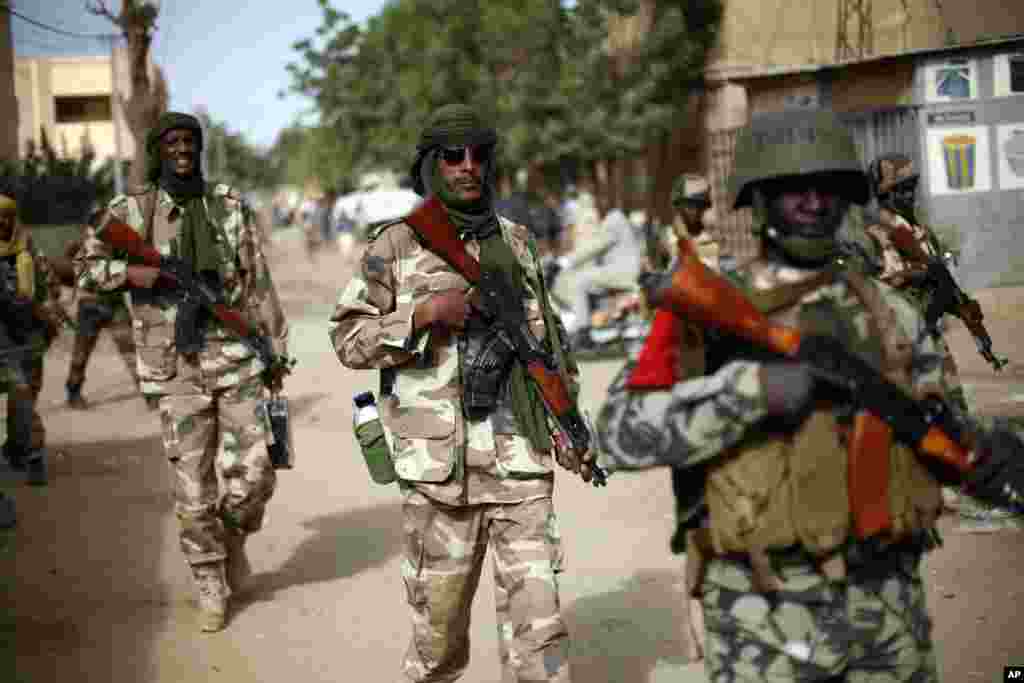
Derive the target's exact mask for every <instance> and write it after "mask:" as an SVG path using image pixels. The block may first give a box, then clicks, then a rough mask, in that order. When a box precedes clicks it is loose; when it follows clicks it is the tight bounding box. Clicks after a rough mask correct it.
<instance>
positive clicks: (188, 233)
mask: <svg viewBox="0 0 1024 683" xmlns="http://www.w3.org/2000/svg"><path fill="white" fill-rule="evenodd" d="M202 145H203V136H202V130H201V128H200V125H199V121H198V120H197V119H196V118H195V117H193V116H190V115H188V114H180V113H176V112H168V113H166V114H164V115H162V116H161V117H160V119H159V120H158V121H157V124H156V126H155V127H154V128H153V129H152V130H151V131H150V132H149V134H148V135H147V138H146V155H147V167H146V178H147V180H148V185H146V186H145V187H144V188H142V190H141V191H140V192H138V193H136V194H130V195H120V196H117V197H115V198H114V199H113V200H112V201H111V203H110V205H109V207H108V212H109V214H110V216H111V217H112V218H116V219H118V220H120V221H122V222H124V223H126V224H128V225H129V226H130V227H132V228H133V229H134V230H135V231H136V232H138V233H139V234H140V235H141V236H142V237H143V238H144V239H145V240H146V241H147V242H149V243H150V244H152V245H153V246H154V247H156V248H157V249H158V250H159V251H160V253H162V254H169V255H171V256H174V257H177V258H179V259H181V260H182V261H184V262H185V263H186V264H188V265H189V266H191V269H192V271H193V273H194V277H196V278H200V279H202V280H203V282H204V283H205V284H206V285H207V286H208V287H210V288H212V289H214V290H215V291H217V292H219V293H220V294H221V296H222V299H223V301H224V302H225V303H226V304H227V305H228V306H231V307H233V308H235V309H237V310H239V311H241V312H242V313H243V314H244V315H246V316H247V317H248V318H249V319H250V320H253V321H255V322H256V325H257V326H258V328H259V329H260V331H261V332H263V333H264V334H266V335H267V336H268V337H269V338H270V341H271V344H272V346H273V348H274V350H275V352H277V353H281V354H283V353H284V352H285V347H286V342H287V336H288V327H287V324H286V321H285V317H284V313H283V311H282V309H281V305H280V302H279V300H278V298H277V293H276V291H275V289H274V285H273V281H272V280H271V277H270V270H269V267H268V264H267V259H266V257H265V255H264V253H263V246H262V234H261V231H260V230H259V227H258V226H257V225H256V224H255V222H254V221H253V217H252V212H251V211H250V210H249V207H248V206H247V205H246V204H245V203H244V202H243V201H242V197H241V195H240V194H239V193H238V192H237V191H236V190H235V189H233V188H231V187H228V186H227V185H223V184H219V183H210V182H207V181H206V180H205V179H204V178H203V175H202V172H201V170H200V168H199V154H200V151H201V149H202ZM109 220H110V219H109V218H108V220H107V221H106V222H104V224H103V225H101V226H100V228H99V229H98V230H97V236H95V237H88V238H87V239H86V240H85V243H84V244H83V247H82V250H81V251H80V252H79V254H78V257H77V258H76V261H75V272H76V274H77V276H78V284H79V286H80V287H81V288H82V289H85V290H89V291H96V292H118V291H123V290H127V291H128V293H129V297H130V302H131V310H132V324H133V326H134V328H135V330H136V334H137V336H136V338H135V340H136V354H137V359H138V372H139V378H140V382H141V389H142V392H143V394H145V395H146V396H147V397H154V398H156V399H157V400H158V401H159V410H160V418H161V422H162V424H163V443H164V452H165V454H166V456H167V459H168V461H169V462H170V465H171V467H172V468H173V470H174V477H175V491H174V498H175V503H174V510H175V514H176V515H177V517H178V520H179V521H180V523H181V533H180V542H181V549H182V552H183V553H184V555H185V559H186V561H187V562H188V564H189V566H190V567H191V570H192V573H193V576H194V578H195V580H196V583H197V585H198V588H199V608H200V614H199V616H200V619H199V626H200V628H201V630H203V631H208V632H209V631H218V630H220V629H222V628H223V627H224V624H225V619H226V615H227V610H228V598H229V597H230V596H231V594H232V592H233V591H237V590H238V588H239V586H240V584H241V582H242V581H243V580H244V579H245V577H246V576H247V575H248V573H249V562H248V558H247V557H246V554H245V541H246V538H247V537H248V535H249V534H251V533H254V532H256V531H257V530H259V528H260V527H261V525H262V523H263V513H264V509H265V507H266V505H267V501H268V500H270V497H271V496H272V494H273V492H274V487H275V482H276V475H275V472H274V469H273V467H272V465H271V462H270V458H269V456H268V454H267V447H266V427H265V425H264V421H263V420H262V419H261V418H260V417H259V414H258V407H259V405H260V401H261V400H262V399H263V397H264V394H265V392H266V391H267V388H268V387H269V388H271V389H272V390H277V389H280V386H281V382H282V377H281V376H280V375H277V376H273V377H269V378H268V377H266V376H265V370H266V368H265V367H264V365H263V363H262V361H261V360H260V359H259V357H258V356H256V355H255V354H254V353H253V352H252V351H250V350H249V348H248V347H247V346H245V345H244V344H242V343H241V341H240V340H239V338H238V337H237V336H236V335H235V334H234V333H233V332H231V331H230V330H228V329H226V328H224V327H223V326H222V325H221V324H220V323H219V322H218V321H217V320H216V319H215V318H213V317H212V316H211V315H210V314H209V312H208V311H206V310H204V309H202V308H200V307H199V306H197V305H194V303H193V302H191V301H183V300H182V297H181V293H180V291H179V290H178V289H177V287H176V286H173V285H171V286H168V285H165V284H164V282H165V281H164V279H163V278H161V275H160V271H159V269H157V268H154V267H151V266H144V265H135V264H132V263H128V262H126V261H125V260H122V259H121V258H118V257H117V256H116V255H115V254H114V253H112V250H111V249H110V248H109V246H108V245H107V244H105V243H104V242H103V241H101V240H102V237H103V230H104V227H105V226H106V225H107V223H109ZM97 237H98V238H97Z"/></svg>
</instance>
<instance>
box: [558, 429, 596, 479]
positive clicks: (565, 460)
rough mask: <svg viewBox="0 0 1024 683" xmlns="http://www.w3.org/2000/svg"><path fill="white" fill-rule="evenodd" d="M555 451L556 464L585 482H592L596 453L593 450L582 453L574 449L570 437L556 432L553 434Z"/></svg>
mask: <svg viewBox="0 0 1024 683" xmlns="http://www.w3.org/2000/svg"><path fill="white" fill-rule="evenodd" d="M552 440H553V442H554V449H555V462H557V463H558V464H559V465H560V466H562V467H563V468H565V469H567V470H569V471H570V472H572V473H573V474H578V475H580V476H581V477H582V478H583V481H585V482H588V483H589V482H590V480H591V479H593V478H594V452H593V451H591V450H588V451H586V452H585V453H580V452H579V451H578V450H576V449H574V448H573V447H572V443H571V442H570V441H569V437H567V436H566V435H565V433H564V432H562V431H559V430H555V431H554V433H553V434H552Z"/></svg>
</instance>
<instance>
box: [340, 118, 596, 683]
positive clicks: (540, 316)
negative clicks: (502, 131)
mask: <svg viewBox="0 0 1024 683" xmlns="http://www.w3.org/2000/svg"><path fill="white" fill-rule="evenodd" d="M497 141H498V138H497V133H496V131H495V130H494V129H493V128H492V127H491V126H490V125H487V124H486V123H484V121H483V120H482V119H481V118H480V116H479V115H478V114H477V113H476V112H474V111H473V110H472V109H470V108H469V107H467V106H464V105H460V104H452V105H448V106H444V107H441V108H440V109H438V110H437V111H436V112H434V113H433V115H432V116H431V118H430V121H429V123H428V124H427V126H426V127H425V129H424V130H423V132H422V135H421V137H420V141H419V145H418V146H417V155H416V160H415V162H414V164H413V167H412V177H413V179H414V182H415V188H414V189H415V190H416V191H417V193H418V194H420V195H421V196H425V197H431V196H436V197H437V198H439V199H440V201H441V202H442V204H443V207H444V211H445V212H446V213H447V216H448V217H449V219H450V221H451V222H452V223H453V224H454V225H455V226H456V227H457V228H458V230H459V232H460V234H461V235H462V242H461V243H460V244H461V245H462V247H463V248H464V249H465V251H466V252H467V253H468V254H469V255H471V256H472V257H473V258H475V259H477V260H479V262H480V268H481V270H482V271H484V272H494V271H495V269H496V270H497V272H499V273H501V274H503V275H504V276H506V277H508V278H509V280H510V281H511V282H515V283H521V285H522V289H523V291H524V294H525V296H524V297H523V298H522V300H518V301H517V300H515V298H514V297H513V298H510V299H509V300H508V301H506V302H503V305H505V306H522V307H523V309H524V313H525V317H526V319H527V321H528V322H529V327H530V333H532V334H533V335H534V336H535V338H536V339H537V340H540V341H542V342H543V343H544V345H545V346H546V347H547V348H549V349H550V350H553V351H554V352H555V354H556V356H557V357H558V358H559V359H560V363H559V364H560V366H561V369H562V370H564V371H565V372H566V373H568V374H571V375H572V376H573V377H575V375H576V372H577V370H576V366H575V364H574V363H573V361H572V357H571V355H570V354H569V351H568V348H567V347H566V345H565V336H564V335H565V331H564V329H562V328H561V324H560V323H559V322H558V319H557V318H556V317H555V315H554V314H553V312H552V310H551V307H550V305H549V302H548V300H547V296H546V292H545V286H544V282H543V280H542V275H541V270H540V266H539V263H538V260H537V255H536V248H535V246H534V240H533V238H532V237H531V235H530V233H529V231H528V229H527V228H526V227H524V226H522V225H518V224H515V223H513V222H511V221H510V220H508V219H506V218H504V217H499V216H497V215H496V214H495V213H494V208H493V199H494V185H493V182H494V172H495V166H494V161H495V145H496V144H497ZM469 290H470V284H469V282H468V281H467V280H466V278H465V277H463V275H462V274H460V272H459V271H457V270H455V269H454V268H453V267H452V266H450V265H449V264H448V263H447V262H446V261H445V260H443V259H442V258H441V257H440V256H439V255H438V254H436V253H434V252H432V251H429V250H427V249H426V248H425V247H424V246H422V245H421V243H420V241H419V240H418V239H417V236H416V233H415V232H414V229H413V228H412V227H411V226H410V225H409V224H408V223H407V222H406V221H405V220H399V221H396V222H394V223H392V224H390V225H388V226H385V227H383V228H381V229H380V231H379V232H378V233H377V234H376V236H375V237H374V238H373V239H372V241H371V242H370V244H369V245H368V246H367V248H366V252H365V254H364V256H363V259H362V265H361V271H360V272H359V273H358V274H357V275H356V277H355V278H354V279H353V280H352V281H351V282H350V283H349V284H348V285H347V286H346V287H345V289H344V291H343V292H342V294H341V297H340V300H339V303H338V305H337V308H336V309H335V312H334V315H333V316H332V317H331V321H332V322H333V323H334V324H333V326H332V329H331V333H330V334H331V340H332V342H333V344H334V348H335V350H336V352H337V355H338V358H339V360H340V361H341V363H342V364H343V365H345V366H346V367H349V368H355V369H369V368H379V369H380V370H381V385H382V388H381V394H382V395H381V401H380V407H381V417H382V420H383V422H384V425H385V429H386V430H387V431H386V434H387V436H388V438H387V441H388V443H389V444H390V446H391V448H392V459H393V462H394V468H395V472H396V473H397V477H398V481H399V486H400V489H401V493H402V498H403V508H402V509H403V517H404V533H405V538H406V540H405V543H404V545H403V547H404V549H405V550H404V557H403V561H402V578H403V579H404V581H405V586H406V591H407V594H406V597H407V600H408V603H409V607H410V609H411V611H412V628H413V635H412V642H411V643H410V645H409V648H408V652H407V654H406V656H405V660H404V662H403V665H402V670H403V672H404V674H405V676H406V677H407V678H408V680H412V681H433V682H439V681H454V680H456V679H458V678H459V677H460V676H461V674H462V672H463V671H464V670H465V668H466V665H467V664H468V662H469V616H470V608H471V604H472V601H473V596H474V594H475V593H476V588H477V582H478V580H479V577H480V572H481V571H482V569H483V561H484V556H485V553H486V551H487V549H488V548H490V549H491V550H492V551H493V552H494V554H495V562H494V572H495V583H496V586H497V589H496V590H497V612H498V614H497V616H498V633H499V647H500V651H501V661H502V666H503V668H504V671H505V675H506V679H505V680H514V681H523V682H525V681H568V680H570V674H569V660H568V657H569V636H568V633H567V632H566V627H565V623H564V622H563V621H562V617H561V614H560V604H559V597H558V582H557V575H558V574H559V573H560V572H561V571H563V570H564V568H565V565H564V558H563V552H562V545H561V542H560V537H559V532H558V524H557V519H556V517H555V510H554V505H553V502H552V494H553V492H554V472H553V471H552V466H553V460H552V455H553V453H554V455H555V457H556V459H558V461H559V463H561V464H563V465H565V464H566V463H568V462H572V460H570V459H575V462H577V463H578V459H579V458H580V457H581V456H582V455H583V454H578V453H575V452H574V451H571V450H569V449H567V448H565V446H564V445H563V443H562V441H561V439H560V438H559V434H558V432H557V431H553V430H552V427H551V418H550V417H549V416H548V415H547V413H546V410H545V408H544V405H543V403H542V401H541V399H540V396H539V394H538V393H537V390H536V387H535V385H533V384H532V380H531V379H530V378H529V376H528V375H527V374H526V373H525V371H524V368H523V366H522V365H520V364H519V362H518V361H517V360H515V359H514V358H513V357H512V356H511V355H510V352H509V351H508V350H503V349H507V347H504V346H503V344H502V342H501V340H500V335H499V332H498V331H497V330H496V329H495V326H494V325H493V324H492V323H489V322H488V321H487V320H485V319H484V318H482V317H481V316H480V314H479V312H477V311H476V309H475V307H474V306H473V305H472V304H471V301H472V300H473V296H472V294H471V292H470V291H469ZM495 351H497V353H498V354H499V356H491V355H489V354H491V353H492V352H495ZM489 368H494V369H497V372H491V371H490V370H489ZM563 376H564V375H563ZM556 449H557V452H556Z"/></svg>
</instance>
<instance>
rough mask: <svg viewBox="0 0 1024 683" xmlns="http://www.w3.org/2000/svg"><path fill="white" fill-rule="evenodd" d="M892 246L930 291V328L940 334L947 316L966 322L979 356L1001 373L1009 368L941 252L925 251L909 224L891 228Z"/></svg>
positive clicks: (933, 246) (928, 322) (928, 311)
mask: <svg viewBox="0 0 1024 683" xmlns="http://www.w3.org/2000/svg"><path fill="white" fill-rule="evenodd" d="M889 236H890V239H892V242H893V244H894V245H895V246H896V248H897V249H899V250H900V251H901V252H902V253H903V254H904V255H905V256H906V257H907V258H908V259H910V260H911V261H912V262H913V264H914V265H915V266H917V268H918V273H919V277H920V278H921V280H922V281H923V286H924V287H926V288H927V289H929V290H930V291H931V301H930V302H929V304H928V309H927V310H926V311H925V314H924V317H925V322H926V323H927V325H928V327H929V328H930V329H932V330H933V332H936V333H937V330H938V324H939V321H940V320H942V316H944V315H946V314H947V313H948V314H950V315H955V316H956V317H958V318H960V320H962V321H963V322H964V325H965V326H966V327H967V329H968V331H970V333H971V336H973V337H974V343H975V345H976V346H977V347H978V353H980V354H981V356H982V358H984V359H985V360H986V361H988V362H989V364H991V365H992V367H993V368H994V369H995V370H996V371H997V372H998V371H1000V370H1002V369H1003V366H1004V365H1006V363H1007V359H1006V358H1000V357H998V356H996V355H995V353H993V352H992V337H990V336H989V334H988V330H987V329H985V323H984V322H982V321H983V320H984V314H983V313H982V312H981V306H980V305H979V304H978V302H977V301H975V300H974V299H972V298H970V297H969V296H967V294H966V293H964V291H963V290H962V289H960V286H959V285H958V284H957V283H956V280H954V279H953V274H952V273H950V272H949V268H947V267H946V264H945V262H944V261H943V258H942V256H941V253H942V252H936V254H939V255H936V256H932V255H930V254H928V253H927V252H925V250H924V248H922V247H921V243H920V242H918V240H917V237H915V235H914V231H913V229H912V228H911V227H910V226H909V225H897V226H895V227H894V228H891V230H890V233H889ZM929 243H930V244H931V245H932V248H933V249H935V248H936V247H938V246H939V245H938V244H937V243H935V242H934V241H932V240H930V241H929Z"/></svg>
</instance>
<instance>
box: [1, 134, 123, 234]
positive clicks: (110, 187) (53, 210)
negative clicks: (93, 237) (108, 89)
mask: <svg viewBox="0 0 1024 683" xmlns="http://www.w3.org/2000/svg"><path fill="white" fill-rule="evenodd" d="M95 160H96V153H95V151H94V150H93V149H92V147H91V145H88V144H87V145H85V146H84V149H83V152H82V155H81V157H79V158H71V157H62V156H61V155H59V154H57V152H56V150H54V148H53V145H52V144H51V143H50V140H49V137H48V136H47V135H46V130H45V129H43V130H42V132H41V137H40V143H39V144H38V145H37V144H36V143H35V141H32V140H30V141H29V143H28V147H27V151H26V154H25V157H24V158H23V159H18V160H0V193H3V194H7V195H12V196H13V197H14V198H15V199H16V200H17V201H18V214H19V217H20V219H21V221H22V222H24V223H25V224H26V225H38V224H45V223H82V222H83V221H84V220H85V219H86V217H87V216H88V214H89V211H90V210H91V209H92V208H93V207H94V206H98V205H100V204H104V203H106V202H107V201H109V200H110V199H111V198H112V197H113V196H114V165H113V164H114V162H113V161H112V160H108V161H107V162H105V163H103V164H101V165H98V166H97V165H96V164H95Z"/></svg>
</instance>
